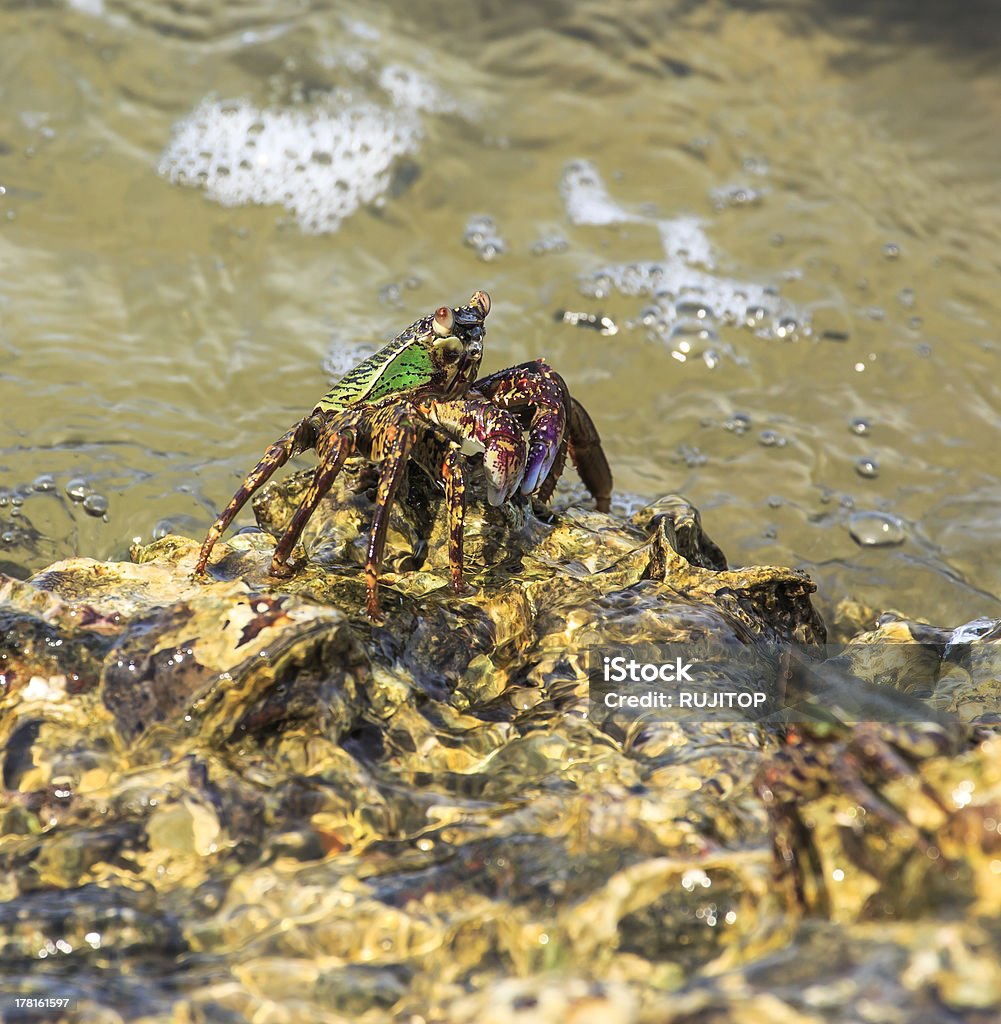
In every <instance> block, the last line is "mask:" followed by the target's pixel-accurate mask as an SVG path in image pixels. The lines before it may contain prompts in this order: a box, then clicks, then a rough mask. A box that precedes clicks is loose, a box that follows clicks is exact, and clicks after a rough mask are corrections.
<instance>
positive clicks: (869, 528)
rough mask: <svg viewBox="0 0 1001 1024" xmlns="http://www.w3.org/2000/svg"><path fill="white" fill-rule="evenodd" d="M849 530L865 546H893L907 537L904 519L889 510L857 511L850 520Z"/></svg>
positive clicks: (901, 542)
mask: <svg viewBox="0 0 1001 1024" xmlns="http://www.w3.org/2000/svg"><path fill="white" fill-rule="evenodd" d="M848 532H849V533H850V534H851V535H852V539H853V540H854V541H855V542H856V543H857V544H861V545H862V547H864V548H878V547H893V546H895V545H897V544H903V543H904V541H905V540H906V539H907V526H906V524H905V523H904V521H903V520H902V519H899V518H898V517H897V516H893V515H890V514H889V513H887V512H856V513H855V515H853V516H852V517H851V518H850V519H849V520H848Z"/></svg>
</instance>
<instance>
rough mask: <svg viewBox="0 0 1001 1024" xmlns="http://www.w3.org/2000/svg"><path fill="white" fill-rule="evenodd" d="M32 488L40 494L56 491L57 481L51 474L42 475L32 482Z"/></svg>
mask: <svg viewBox="0 0 1001 1024" xmlns="http://www.w3.org/2000/svg"><path fill="white" fill-rule="evenodd" d="M31 486H32V487H33V488H34V489H35V490H36V491H40V492H44V491H54V490H55V489H56V481H55V479H54V478H53V477H52V474H51V473H42V474H41V476H36V477H35V479H34V480H33V481H32V482H31Z"/></svg>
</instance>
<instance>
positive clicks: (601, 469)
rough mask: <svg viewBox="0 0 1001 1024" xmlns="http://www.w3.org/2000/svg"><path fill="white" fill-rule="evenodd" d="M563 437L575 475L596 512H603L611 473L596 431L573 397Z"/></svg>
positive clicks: (608, 499) (609, 492) (606, 507)
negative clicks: (592, 500)
mask: <svg viewBox="0 0 1001 1024" xmlns="http://www.w3.org/2000/svg"><path fill="white" fill-rule="evenodd" d="M567 437H568V441H569V449H570V458H571V459H572V460H573V464H574V468H575V469H576V470H577V475H578V476H579V477H580V478H581V480H583V481H584V486H585V487H586V488H587V489H588V491H589V492H590V493H591V495H592V497H593V498H594V503H595V506H596V507H597V509H598V511H599V512H607V511H608V510H609V508H610V507H611V501H612V470H611V467H610V466H609V465H608V459H607V458H605V452H604V450H603V449H602V447H601V438H600V437H599V436H598V428H597V427H596V426H595V425H594V421H593V420H592V419H591V417H590V416H589V415H588V412H587V409H585V408H584V406H582V405H581V404H580V402H578V401H577V399H576V398H571V399H570V416H569V421H568V430H567ZM543 500H545V499H543Z"/></svg>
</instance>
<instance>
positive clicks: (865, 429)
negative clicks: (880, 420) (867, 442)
mask: <svg viewBox="0 0 1001 1024" xmlns="http://www.w3.org/2000/svg"><path fill="white" fill-rule="evenodd" d="M851 428H852V433H853V434H858V435H859V436H860V437H864V436H865V435H866V434H868V433H869V431H870V430H871V429H872V425H871V424H870V423H869V421H868V420H867V419H865V417H863V416H856V417H855V419H853V420H852V422H851Z"/></svg>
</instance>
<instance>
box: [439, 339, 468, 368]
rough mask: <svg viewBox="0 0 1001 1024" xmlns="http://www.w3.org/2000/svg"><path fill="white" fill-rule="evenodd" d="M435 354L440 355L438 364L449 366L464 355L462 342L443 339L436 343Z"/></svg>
mask: <svg viewBox="0 0 1001 1024" xmlns="http://www.w3.org/2000/svg"><path fill="white" fill-rule="evenodd" d="M434 348H435V352H437V353H438V362H439V363H440V364H441V365H443V366H449V365H451V364H452V363H454V362H455V361H456V360H457V359H458V358H459V356H461V355H462V351H463V349H462V342H461V341H459V339H458V338H442V339H441V341H437V342H435V346H434Z"/></svg>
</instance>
